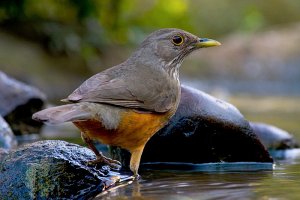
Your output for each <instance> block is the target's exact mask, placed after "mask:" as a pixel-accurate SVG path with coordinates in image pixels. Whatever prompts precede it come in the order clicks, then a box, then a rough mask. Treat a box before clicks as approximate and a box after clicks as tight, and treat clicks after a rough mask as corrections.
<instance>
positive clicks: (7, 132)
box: [0, 116, 17, 156]
mask: <svg viewBox="0 0 300 200" xmlns="http://www.w3.org/2000/svg"><path fill="white" fill-rule="evenodd" d="M16 146H17V140H16V137H15V135H14V134H13V132H12V131H11V129H10V127H9V125H8V124H7V123H6V121H5V120H4V119H3V118H2V117H1V116H0V148H3V149H6V150H10V149H12V148H14V147H16ZM0 156H1V155H0Z"/></svg>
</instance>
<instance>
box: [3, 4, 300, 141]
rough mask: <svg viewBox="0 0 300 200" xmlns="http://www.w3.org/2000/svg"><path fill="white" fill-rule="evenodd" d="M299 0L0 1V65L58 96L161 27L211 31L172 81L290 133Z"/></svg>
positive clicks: (298, 87)
mask: <svg viewBox="0 0 300 200" xmlns="http://www.w3.org/2000/svg"><path fill="white" fill-rule="evenodd" d="M299 11H300V1H299V0H265V1H259V0H223V1H220V0H218V1H217V0H143V1H138V0H110V1H109V0H99V1H97V0H84V1H80V0H43V1H36V0H1V1H0V70H3V71H4V72H6V73H7V74H9V75H11V76H13V77H16V78H17V79H19V80H22V81H25V82H27V83H29V84H32V85H35V86H37V87H38V88H40V89H41V90H42V91H44V92H45V93H46V94H47V96H48V98H49V100H50V101H51V102H54V103H58V100H59V99H61V98H64V97H66V96H67V95H68V94H69V93H70V92H72V91H73V90H74V89H75V88H76V87H77V86H78V85H79V84H80V83H81V82H82V81H83V80H85V79H86V78H88V77H89V76H90V75H92V74H94V73H96V72H99V71H101V70H103V69H105V68H108V67H110V66H113V65H115V64H118V63H120V62H122V61H123V60H124V59H126V58H127V57H128V56H129V55H130V53H131V52H132V51H133V50H134V48H136V46H137V45H138V44H139V43H140V42H141V41H142V40H143V38H144V37H145V36H146V35H148V34H149V33H151V32H152V31H154V30H157V29H159V28H166V27H176V28H181V29H185V30H187V31H190V32H192V33H194V34H195V35H199V36H200V37H201V36H203V37H209V38H214V39H217V40H219V41H220V42H221V43H222V44H223V45H222V46H220V47H218V48H210V49H205V50H201V51H199V52H197V53H195V54H193V55H192V56H190V57H189V58H188V59H187V60H186V61H185V62H184V64H183V66H182V68H181V79H182V82H183V83H185V84H188V85H192V86H194V87H196V88H199V89H201V90H204V91H206V92H208V93H210V94H213V95H215V96H217V97H220V98H222V99H225V100H227V101H229V102H231V103H233V104H234V105H236V106H237V107H238V108H239V109H240V110H241V111H242V113H243V114H244V115H245V116H246V117H247V118H248V119H250V120H254V121H263V122H267V123H271V124H274V125H277V126H279V127H281V128H284V129H286V130H288V131H290V132H292V133H294V134H295V135H296V137H298V138H299V139H300V125H299V123H298V122H299V119H300V106H299V99H300V98H299V96H300V47H299V44H300V23H299V22H300V12H299Z"/></svg>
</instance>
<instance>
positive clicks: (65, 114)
mask: <svg viewBox="0 0 300 200" xmlns="http://www.w3.org/2000/svg"><path fill="white" fill-rule="evenodd" d="M89 118H91V113H90V112H89V110H87V109H84V106H82V105H81V104H67V105H62V106H56V107H52V108H47V109H45V110H41V111H39V112H37V113H34V114H33V115H32V119H34V120H37V121H41V122H45V123H50V124H59V123H63V122H71V121H79V120H86V119H89Z"/></svg>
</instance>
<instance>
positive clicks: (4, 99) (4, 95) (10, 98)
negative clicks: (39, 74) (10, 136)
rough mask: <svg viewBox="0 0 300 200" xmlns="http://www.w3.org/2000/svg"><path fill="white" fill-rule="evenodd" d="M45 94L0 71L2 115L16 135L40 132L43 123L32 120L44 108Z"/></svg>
mask: <svg viewBox="0 0 300 200" xmlns="http://www.w3.org/2000/svg"><path fill="white" fill-rule="evenodd" d="M44 100H45V95H44V94H43V93H42V92H40V91H39V90H38V89H36V88H34V87H32V86H29V85H26V84H25V83H22V82H20V81H17V80H15V79H13V78H11V77H8V76H7V75H6V74H4V73H3V72H1V71H0V115H2V116H4V118H5V120H6V121H7V123H8V124H9V125H10V127H11V129H12V130H13V132H14V133H15V134H16V135H21V134H30V133H38V132H39V130H40V128H41V126H42V123H40V122H37V121H34V120H32V118H31V116H32V114H33V113H35V112H37V111H39V110H41V109H42V107H43V105H44Z"/></svg>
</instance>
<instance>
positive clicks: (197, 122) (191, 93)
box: [111, 86, 273, 166]
mask: <svg viewBox="0 0 300 200" xmlns="http://www.w3.org/2000/svg"><path fill="white" fill-rule="evenodd" d="M111 154H112V156H113V157H114V158H116V159H118V160H122V162H123V165H125V166H128V160H129V154H128V152H126V151H125V150H121V151H120V149H118V148H116V147H111ZM145 162H185V163H186V162H187V163H209V162H273V160H272V158H271V157H270V155H269V153H268V151H267V150H266V149H265V148H264V146H263V145H262V144H261V142H260V141H259V140H258V138H257V137H256V135H255V134H254V132H253V130H252V128H251V127H250V125H249V122H248V121H247V120H245V118H244V117H243V116H242V115H241V113H240V112H239V111H238V110H237V109H236V108H235V107H234V106H232V105H231V104H228V103H226V102H224V101H221V100H219V99H216V98H214V97H212V96H209V95H207V94H205V93H203V92H201V91H199V90H196V89H193V88H189V87H186V86H182V96H181V102H180V105H179V108H178V110H177V112H176V114H175V115H174V116H173V118H172V119H171V120H170V122H169V123H168V124H167V125H166V126H165V127H164V128H163V129H162V130H160V131H159V132H158V133H156V134H155V135H154V136H153V137H152V138H151V139H150V140H149V142H148V143H147V145H146V147H145V149H144V153H143V155H142V163H145Z"/></svg>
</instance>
